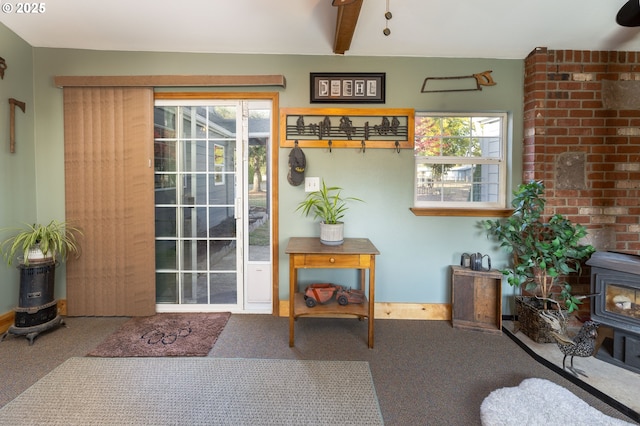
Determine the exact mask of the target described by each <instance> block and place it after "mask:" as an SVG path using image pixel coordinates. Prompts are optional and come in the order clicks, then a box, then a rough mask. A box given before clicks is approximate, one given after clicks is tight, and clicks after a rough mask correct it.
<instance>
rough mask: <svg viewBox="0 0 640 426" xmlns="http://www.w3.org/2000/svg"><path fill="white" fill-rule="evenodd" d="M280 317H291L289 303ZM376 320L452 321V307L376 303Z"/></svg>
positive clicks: (283, 308) (280, 312) (282, 307)
mask: <svg viewBox="0 0 640 426" xmlns="http://www.w3.org/2000/svg"><path fill="white" fill-rule="evenodd" d="M278 314H279V316H281V317H288V316H289V301H288V300H281V301H280V309H279V311H278ZM373 316H374V319H405V320H441V321H450V320H451V305H450V304H449V303H390V302H380V303H376V304H375V306H374V312H373Z"/></svg>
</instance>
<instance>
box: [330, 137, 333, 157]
mask: <svg viewBox="0 0 640 426" xmlns="http://www.w3.org/2000/svg"><path fill="white" fill-rule="evenodd" d="M331 145H333V141H332V140H331V139H329V154H331Z"/></svg>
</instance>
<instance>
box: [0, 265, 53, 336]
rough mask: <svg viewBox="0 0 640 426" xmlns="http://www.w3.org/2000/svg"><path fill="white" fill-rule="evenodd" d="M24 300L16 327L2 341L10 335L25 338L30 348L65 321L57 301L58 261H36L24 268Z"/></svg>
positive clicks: (16, 311)
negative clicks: (39, 337) (55, 284)
mask: <svg viewBox="0 0 640 426" xmlns="http://www.w3.org/2000/svg"><path fill="white" fill-rule="evenodd" d="M18 269H19V270H20V300H19V304H18V307H16V308H15V309H14V312H15V320H14V325H12V326H11V327H9V329H8V330H7V331H6V332H5V333H4V334H3V335H2V337H1V338H0V341H2V340H4V339H5V338H6V337H7V336H8V335H9V334H14V335H17V336H25V337H26V338H27V339H29V345H32V344H33V340H34V339H35V338H36V337H37V336H38V335H39V334H40V333H42V332H44V331H46V330H49V329H51V328H54V327H57V326H59V325H64V320H63V319H62V317H61V316H60V315H58V303H57V301H56V300H55V299H54V296H53V293H54V283H55V270H56V263H55V262H43V263H37V262H34V263H32V264H30V265H29V266H26V265H20V266H19V267H18Z"/></svg>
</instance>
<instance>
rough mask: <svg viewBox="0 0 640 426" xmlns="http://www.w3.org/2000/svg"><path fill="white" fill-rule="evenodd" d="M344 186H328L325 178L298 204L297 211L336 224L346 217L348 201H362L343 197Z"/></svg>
mask: <svg viewBox="0 0 640 426" xmlns="http://www.w3.org/2000/svg"><path fill="white" fill-rule="evenodd" d="M341 193H342V188H340V187H338V186H331V187H328V186H327V185H326V184H325V182H324V179H323V180H322V187H321V188H320V189H319V190H317V191H313V192H310V193H309V194H307V196H306V198H305V199H304V200H302V201H301V202H300V204H298V207H297V208H296V211H299V210H301V211H302V214H303V215H305V216H309V215H310V214H313V218H314V219H316V218H318V217H319V218H320V219H321V220H322V221H323V222H324V223H326V224H336V223H338V222H340V219H342V218H343V217H344V214H345V212H346V211H347V210H348V207H347V202H348V201H362V200H361V199H359V198H355V197H345V198H343V197H341V195H340V194H341Z"/></svg>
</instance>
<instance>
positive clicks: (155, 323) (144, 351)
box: [87, 312, 231, 358]
mask: <svg viewBox="0 0 640 426" xmlns="http://www.w3.org/2000/svg"><path fill="white" fill-rule="evenodd" d="M230 316H231V313H230V312H218V313H166V314H165V313H163V314H156V315H153V316H150V317H134V318H131V319H130V320H129V321H127V322H125V323H124V324H123V325H122V326H121V327H120V329H118V330H116V331H115V332H114V333H113V334H112V335H110V336H109V337H107V338H106V340H105V341H104V342H102V343H100V344H99V345H98V346H97V347H96V348H95V349H93V350H92V351H91V352H89V353H88V354H87V356H95V357H105V358H117V357H163V356H174V357H184V356H207V355H208V354H209V351H210V350H211V348H212V347H213V345H214V344H215V342H216V340H217V339H218V336H219V335H220V333H221V332H222V330H223V329H224V326H225V325H226V324H227V321H228V320H229V317H230Z"/></svg>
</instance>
